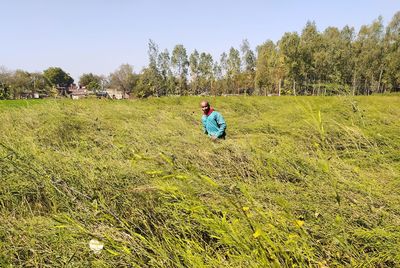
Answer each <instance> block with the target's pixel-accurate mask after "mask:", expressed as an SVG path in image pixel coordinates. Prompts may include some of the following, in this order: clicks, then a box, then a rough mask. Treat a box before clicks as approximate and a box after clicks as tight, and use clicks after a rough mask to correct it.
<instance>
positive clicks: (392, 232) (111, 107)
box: [0, 95, 400, 267]
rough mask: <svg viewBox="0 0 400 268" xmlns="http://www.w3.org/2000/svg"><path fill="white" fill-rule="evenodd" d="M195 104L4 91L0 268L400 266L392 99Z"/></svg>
mask: <svg viewBox="0 0 400 268" xmlns="http://www.w3.org/2000/svg"><path fill="white" fill-rule="evenodd" d="M200 101H201V99H200V98H198V97H181V98H159V99H157V98H150V99H146V100H131V101H110V100H79V101H71V100H39V101H35V102H31V101H20V102H13V101H0V117H1V124H0V178H1V180H0V266H1V267H343V266H348V267H396V266H400V251H399V250H398V249H399V248H400V227H399V226H400V196H399V193H398V190H399V189H400V172H399V171H400V154H399V152H400V120H399V118H400V105H399V103H400V96H398V95H394V96H369V97H216V98H214V97H212V98H210V102H211V104H212V106H215V108H216V109H217V110H218V111H220V112H221V113H222V114H223V115H224V117H225V119H226V121H227V124H228V136H227V139H226V140H224V141H220V142H212V141H210V140H209V139H208V138H207V137H206V136H205V135H203V134H202V132H201V125H200V117H201V111H200V108H199V103H200ZM33 104H34V105H33ZM93 238H95V239H97V240H99V241H101V242H103V243H104V249H103V250H102V252H101V253H100V254H94V253H93V252H92V251H91V250H90V248H89V245H88V243H89V241H90V240H91V239H93Z"/></svg>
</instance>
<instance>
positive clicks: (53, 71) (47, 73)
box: [43, 67, 74, 87]
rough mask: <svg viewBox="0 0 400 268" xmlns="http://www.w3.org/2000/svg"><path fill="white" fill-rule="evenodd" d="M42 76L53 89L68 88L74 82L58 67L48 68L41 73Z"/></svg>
mask: <svg viewBox="0 0 400 268" xmlns="http://www.w3.org/2000/svg"><path fill="white" fill-rule="evenodd" d="M43 75H44V77H45V78H46V79H47V80H48V81H49V83H50V84H51V85H52V86H54V87H68V86H70V85H71V84H72V83H73V82H74V79H72V77H71V76H70V75H69V74H68V73H66V72H64V70H63V69H61V68H59V67H50V68H48V69H46V70H44V71H43Z"/></svg>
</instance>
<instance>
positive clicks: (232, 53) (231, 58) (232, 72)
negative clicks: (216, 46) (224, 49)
mask: <svg viewBox="0 0 400 268" xmlns="http://www.w3.org/2000/svg"><path fill="white" fill-rule="evenodd" d="M241 65H242V61H241V59H240V53H239V50H237V49H235V48H234V47H231V48H230V50H229V54H228V59H227V67H228V70H227V78H228V81H227V82H228V86H229V89H230V90H229V93H238V90H239V74H240V72H241Z"/></svg>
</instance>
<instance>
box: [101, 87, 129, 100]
mask: <svg viewBox="0 0 400 268" xmlns="http://www.w3.org/2000/svg"><path fill="white" fill-rule="evenodd" d="M96 96H97V97H98V98H109V99H115V100H122V99H129V97H130V96H129V94H127V93H125V95H124V92H123V91H120V90H118V89H115V88H107V89H105V90H104V91H98V92H96Z"/></svg>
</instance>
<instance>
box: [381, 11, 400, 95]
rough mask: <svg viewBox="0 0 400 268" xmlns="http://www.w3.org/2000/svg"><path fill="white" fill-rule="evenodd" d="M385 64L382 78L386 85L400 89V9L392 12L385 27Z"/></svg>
mask: <svg viewBox="0 0 400 268" xmlns="http://www.w3.org/2000/svg"><path fill="white" fill-rule="evenodd" d="M385 66H386V72H385V73H384V78H383V79H384V81H385V83H386V85H387V86H388V87H391V88H392V89H394V90H400V11H398V12H397V13H396V14H394V16H393V18H392V20H391V21H390V23H389V25H388V26H387V27H386V35H385ZM383 91H384V90H383Z"/></svg>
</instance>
